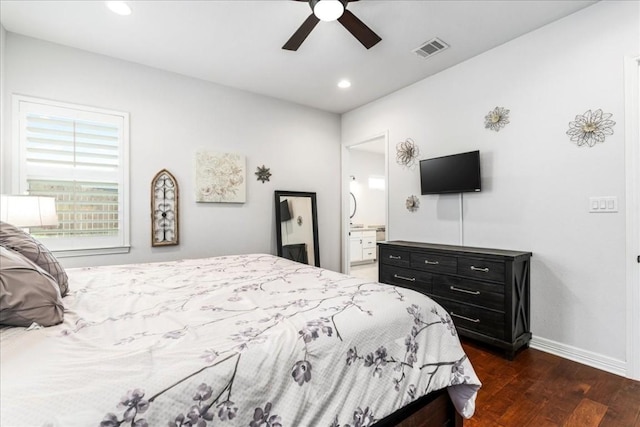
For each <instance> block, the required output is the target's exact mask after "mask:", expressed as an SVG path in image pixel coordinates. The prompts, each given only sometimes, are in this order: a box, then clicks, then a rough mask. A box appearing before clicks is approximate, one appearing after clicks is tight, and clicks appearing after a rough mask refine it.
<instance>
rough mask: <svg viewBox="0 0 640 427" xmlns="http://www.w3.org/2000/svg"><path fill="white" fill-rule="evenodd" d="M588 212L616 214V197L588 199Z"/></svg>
mask: <svg viewBox="0 0 640 427" xmlns="http://www.w3.org/2000/svg"><path fill="white" fill-rule="evenodd" d="M589 212H591V213H614V212H618V197H617V196H593V197H589Z"/></svg>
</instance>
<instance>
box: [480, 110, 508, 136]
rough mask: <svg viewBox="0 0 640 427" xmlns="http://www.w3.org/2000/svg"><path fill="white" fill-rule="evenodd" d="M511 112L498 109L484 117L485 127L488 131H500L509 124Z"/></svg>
mask: <svg viewBox="0 0 640 427" xmlns="http://www.w3.org/2000/svg"><path fill="white" fill-rule="evenodd" d="M509 112H510V111H509V110H507V109H506V108H502V107H496V108H494V109H493V110H491V111H489V112H488V113H487V115H486V116H484V127H485V128H486V129H491V130H495V131H496V132H498V131H500V129H502V128H503V127H505V126H506V125H507V124H509Z"/></svg>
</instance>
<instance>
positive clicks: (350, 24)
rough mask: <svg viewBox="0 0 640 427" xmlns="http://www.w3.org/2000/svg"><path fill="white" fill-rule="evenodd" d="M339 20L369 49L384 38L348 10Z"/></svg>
mask: <svg viewBox="0 0 640 427" xmlns="http://www.w3.org/2000/svg"><path fill="white" fill-rule="evenodd" d="M338 21H339V22H340V23H341V24H342V26H343V27H345V28H346V29H347V30H348V31H349V32H350V33H351V34H353V36H354V37H355V38H357V39H358V41H359V42H360V43H362V45H363V46H364V47H366V48H367V49H370V48H372V47H373V46H375V45H376V44H377V43H378V42H379V41H380V40H382V39H381V38H380V37H379V36H378V35H377V34H376V33H374V32H373V30H371V28H369V27H367V26H366V25H365V24H364V22H362V21H361V20H359V19H358V18H357V17H356V15H354V14H353V13H351V12H350V11H348V10H345V11H344V13H343V14H342V16H341V17H340V18H338Z"/></svg>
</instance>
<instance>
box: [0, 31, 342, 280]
mask: <svg viewBox="0 0 640 427" xmlns="http://www.w3.org/2000/svg"><path fill="white" fill-rule="evenodd" d="M2 62H3V64H4V71H5V73H6V74H5V76H4V83H5V89H6V90H5V91H4V92H3V94H2V98H3V100H4V102H5V105H6V106H7V107H9V106H10V105H11V104H10V96H11V94H22V95H29V96H35V97H40V98H47V99H52V100H57V101H63V102H70V103H76V104H84V105H91V106H96V107H102V108H106V109H113V110H120V111H127V112H129V113H130V114H131V133H130V135H131V150H130V153H131V168H130V170H131V244H132V248H131V252H130V254H128V255H110V256H101V257H98V256H93V257H86V258H64V259H62V260H61V261H62V263H63V264H64V265H65V266H81V265H102V264H115V263H130V262H146V261H155V260H168V259H176V258H195V257H202V256H214V255H222V254H234V253H252V252H263V253H273V254H275V253H276V251H275V221H274V210H275V208H274V203H275V202H274V195H273V192H274V191H275V190H285V191H309V192H316V193H317V204H318V228H319V232H320V237H319V241H320V261H321V265H322V266H323V267H326V268H329V269H334V270H338V269H339V268H340V254H339V250H337V248H339V247H340V118H339V116H337V115H335V114H331V113H326V112H322V111H319V110H315V109H311V108H306V107H301V106H299V105H296V104H292V103H287V102H283V101H279V100H275V99H272V98H268V97H264V96H259V95H255V94H251V93H248V92H243V91H239V90H235V89H231V88H228V87H224V86H220V85H216V84H212V83H209V82H205V81H202V80H197V79H193V78H188V77H185V76H182V75H179V74H174V73H169V72H164V71H160V70H157V69H153V68H149V67H145V66H141V65H137V64H134V63H130V62H126V61H121V60H117V59H113V58H110V57H106V56H102V55H96V54H92V53H88V52H85V51H81V50H78V49H73V48H69V47H64V46H61V45H56V44H52V43H48V42H44V41H40V40H36V39H32V38H28V37H24V36H20V35H17V34H14V33H7V35H6V52H5V58H4V60H3V61H2ZM3 74H4V73H3ZM9 109H10V108H6V109H5V110H9ZM10 114H11V113H10V111H5V123H7V122H9V123H10V120H6V118H7V116H9V115H10ZM9 117H10V116H9ZM3 131H4V139H3V146H4V147H3V148H5V149H6V150H5V154H10V147H9V146H8V144H6V142H9V141H10V137H9V135H10V129H9V126H7V127H6V128H5V129H4V130H3ZM201 148H205V149H211V150H215V151H222V152H234V153H241V154H244V155H245V156H246V158H247V181H248V184H247V203H244V204H217V203H195V195H194V181H195V174H194V164H195V153H196V151H197V149H201ZM263 164H264V165H265V166H266V167H268V168H270V169H271V173H272V174H273V175H272V177H271V181H270V182H266V183H264V184H263V183H261V182H260V181H257V180H256V176H255V175H254V172H255V171H256V168H257V167H258V166H262V165H263ZM162 168H167V169H168V170H169V171H170V172H171V173H173V175H174V176H175V177H176V179H177V180H178V183H179V185H180V245H179V246H173V247H159V248H152V247H151V243H150V233H151V230H150V228H151V226H150V223H149V218H150V211H149V209H150V208H149V206H150V194H149V193H150V191H149V187H150V185H151V180H152V178H153V176H154V175H155V174H156V173H157V172H158V171H159V170H161V169H162ZM2 169H3V172H2V180H3V181H4V184H5V187H4V188H5V190H7V192H10V191H11V190H12V189H11V173H12V171H11V156H10V155H8V156H5V158H4V162H3V164H2Z"/></svg>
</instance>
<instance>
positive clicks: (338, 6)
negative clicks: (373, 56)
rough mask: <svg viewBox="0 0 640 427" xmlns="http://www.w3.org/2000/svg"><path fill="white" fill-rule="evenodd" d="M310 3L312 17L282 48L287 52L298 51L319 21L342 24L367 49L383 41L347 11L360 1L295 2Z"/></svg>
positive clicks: (321, 0) (309, 0)
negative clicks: (351, 4)
mask: <svg viewBox="0 0 640 427" xmlns="http://www.w3.org/2000/svg"><path fill="white" fill-rule="evenodd" d="M294 1H300V2H306V3H309V6H310V7H311V12H312V13H311V15H309V17H308V18H307V19H306V20H305V21H304V22H303V23H302V25H301V26H300V28H298V29H297V30H296V32H295V33H293V35H292V36H291V38H290V39H289V40H288V41H287V42H286V43H285V44H284V46H282V48H283V49H285V50H298V48H299V47H300V45H301V44H302V42H303V41H304V40H305V39H306V38H307V36H308V35H309V34H310V33H311V31H312V30H313V29H314V28H315V27H316V25H317V24H318V22H319V21H335V20H336V19H337V20H338V22H340V23H341V24H342V26H343V27H345V28H346V29H347V30H348V31H349V32H350V33H351V34H353V36H354V37H355V38H356V39H358V41H359V42H360V43H362V45H363V46H364V47H366V48H367V49H370V48H371V47H373V46H375V45H376V44H377V43H378V42H379V41H380V40H382V39H381V38H380V37H379V36H378V35H377V34H376V33H374V32H373V31H372V30H371V28H369V27H367V26H366V25H365V24H364V22H362V21H361V20H359V19H358V18H357V17H356V16H355V15H354V14H353V13H351V12H350V11H348V10H347V4H348V3H350V2H354V1H358V0H294Z"/></svg>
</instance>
